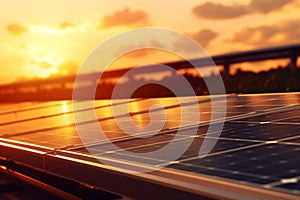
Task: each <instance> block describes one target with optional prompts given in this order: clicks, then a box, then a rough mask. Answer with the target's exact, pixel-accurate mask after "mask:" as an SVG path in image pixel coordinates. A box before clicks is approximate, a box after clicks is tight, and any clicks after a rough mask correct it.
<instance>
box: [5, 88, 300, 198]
mask: <svg viewBox="0 0 300 200" xmlns="http://www.w3.org/2000/svg"><path fill="white" fill-rule="evenodd" d="M299 97H300V95H299V94H296V93H295V94H293V93H291V94H272V95H241V96H234V95H231V96H228V98H227V113H226V114H227V122H226V123H225V126H224V129H223V131H222V134H221V137H220V138H219V140H218V143H217V144H216V146H215V147H214V149H213V150H212V151H211V152H210V154H209V155H208V156H207V157H205V158H199V157H198V152H199V149H200V147H201V144H202V142H203V139H204V137H206V138H207V139H210V140H216V137H215V133H207V125H206V124H205V123H206V122H209V120H210V117H211V103H210V102H209V99H208V98H207V97H199V98H198V101H197V102H189V103H186V104H185V105H184V106H186V108H188V109H187V110H188V111H189V112H193V111H194V110H195V109H200V111H201V116H200V118H201V120H200V122H199V124H194V125H199V128H198V135H197V136H195V137H194V138H193V143H192V145H191V147H190V148H189V149H188V150H187V151H186V152H185V153H184V154H183V156H182V157H181V158H180V159H178V160H177V162H176V163H172V164H171V165H170V166H169V168H170V169H173V170H180V171H184V172H185V173H193V174H200V175H206V176H209V177H211V176H213V177H218V178H224V179H228V180H230V181H238V182H242V183H247V184H254V185H259V186H260V187H265V188H279V189H284V191H288V192H292V193H295V194H300V188H299V182H298V178H299V177H300V170H298V169H297V163H299V159H298V158H297V157H299V154H300V148H299V147H300V136H299V131H300V126H299V121H300V120H299V116H298V113H299V111H300V108H299V107H298V105H299V103H300V102H299ZM187 98H188V97H187ZM124 102H125V101H122V100H121V101H120V102H119V104H120V105H122V104H123V103H124ZM153 104H160V105H162V106H163V107H164V108H165V109H166V111H167V115H168V118H167V119H168V120H167V123H166V124H165V127H164V129H165V130H166V131H163V132H162V134H158V135H156V136H154V137H151V138H147V139H134V138H133V139H132V138H128V137H126V135H124V133H123V132H122V130H120V129H119V127H118V126H117V124H116V123H115V122H114V118H113V117H112V112H111V108H110V105H111V104H110V102H109V101H96V102H95V108H96V114H97V117H98V120H99V124H100V125H101V126H103V127H104V128H103V129H104V130H105V131H106V134H107V135H108V136H109V137H110V138H111V139H115V144H117V145H118V146H120V147H121V148H122V150H120V151H113V152H112V151H107V148H105V145H107V144H106V143H105V142H103V141H95V138H93V137H91V144H90V146H89V148H94V149H95V150H98V151H99V152H98V153H97V155H98V156H99V157H103V156H104V157H110V158H115V159H122V160H124V159H125V160H129V161H135V158H132V157H130V156H128V155H127V154H126V151H132V152H148V151H153V150H156V149H159V148H161V147H163V146H164V145H166V144H167V143H169V142H170V141H171V140H172V139H173V138H174V135H175V134H176V130H175V129H176V127H177V126H178V122H179V121H180V117H179V114H178V113H180V106H179V104H178V102H177V100H176V99H172V98H166V99H140V100H132V101H131V102H130V103H129V106H130V107H131V110H130V115H131V116H132V118H133V120H134V121H135V122H136V123H137V124H138V125H146V124H147V123H149V120H150V119H149V115H148V112H149V107H150V106H151V105H153ZM198 105H199V107H198ZM0 108H5V109H4V110H1V112H0V121H1V126H0V137H3V138H9V139H13V140H18V141H23V142H28V143H33V144H38V145H43V146H47V147H55V148H58V149H67V150H69V151H75V152H80V153H83V154H89V152H88V151H87V150H86V148H85V147H83V145H82V142H81V140H80V138H79V136H78V133H77V131H76V129H75V126H74V119H73V111H72V105H71V102H69V101H63V102H45V103H26V104H14V105H11V107H9V106H8V105H0ZM279 108H280V109H279ZM223 110H224V108H223V107H219V108H217V109H216V112H222V111H223ZM75 112H82V113H84V112H86V111H85V110H79V111H75ZM154 112H155V111H154ZM122 117H123V116H120V118H121V119H122ZM124 120H128V119H125V118H124ZM88 123H89V120H88V119H87V121H85V122H83V125H84V124H88ZM83 127H84V126H83ZM173 128H175V129H174V130H173ZM168 129H169V130H168ZM89 131H93V130H89ZM186 131H189V130H188V129H187V130H186ZM187 139H190V138H188V137H185V136H184V135H183V137H181V138H179V139H178V140H177V141H175V142H176V143H177V145H178V146H180V145H181V142H182V141H184V140H187ZM101 149H105V151H102V150H101ZM174 150H176V149H174ZM287 158H290V159H287ZM143 159H144V161H143V163H144V164H150V165H151V164H152V163H153V160H151V158H143ZM266 160H267V162H266ZM160 161H161V163H164V162H165V161H164V160H163V159H162V160H160Z"/></svg>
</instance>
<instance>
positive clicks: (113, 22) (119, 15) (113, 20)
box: [102, 8, 148, 28]
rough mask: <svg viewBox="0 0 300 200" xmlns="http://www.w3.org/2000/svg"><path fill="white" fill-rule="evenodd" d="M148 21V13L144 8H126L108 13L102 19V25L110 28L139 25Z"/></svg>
mask: <svg viewBox="0 0 300 200" xmlns="http://www.w3.org/2000/svg"><path fill="white" fill-rule="evenodd" d="M147 23H148V14H147V13H146V12H145V11H143V10H130V9H129V8H124V9H123V10H120V11H116V12H115V13H114V14H112V15H108V16H106V17H104V18H103V20H102V27H105V28H110V27H114V26H138V25H142V24H147Z"/></svg>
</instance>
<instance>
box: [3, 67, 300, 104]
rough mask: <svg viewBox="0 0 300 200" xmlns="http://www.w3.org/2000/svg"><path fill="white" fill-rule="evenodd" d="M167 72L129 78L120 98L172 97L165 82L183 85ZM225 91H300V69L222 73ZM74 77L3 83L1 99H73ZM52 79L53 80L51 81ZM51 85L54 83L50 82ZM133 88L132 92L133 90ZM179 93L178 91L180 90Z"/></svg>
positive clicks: (100, 90) (200, 89)
mask: <svg viewBox="0 0 300 200" xmlns="http://www.w3.org/2000/svg"><path fill="white" fill-rule="evenodd" d="M178 76H179V75H178V74H177V75H175V76H166V77H165V78H163V79H162V80H159V81H156V82H155V81H152V83H151V84H148V82H147V81H146V80H144V79H130V80H129V81H127V82H123V83H122V84H121V85H120V91H121V92H119V93H118V98H129V97H134V98H152V97H172V96H175V95H174V93H173V92H172V91H171V90H170V89H168V88H167V87H164V86H162V85H170V86H173V87H180V85H178V81H177V80H178V78H179V77H178ZM183 76H184V77H185V78H186V80H187V81H188V82H189V83H190V85H191V86H192V88H193V90H194V93H195V94H196V95H207V94H209V91H208V89H207V86H206V84H205V81H204V79H203V78H201V77H199V76H193V75H191V74H189V73H185V74H183ZM221 76H222V78H223V81H224V85H225V88H226V93H270V92H296V91H300V69H299V68H297V69H291V68H288V67H284V68H283V67H281V68H278V69H273V70H270V71H267V72H260V73H254V72H245V71H241V70H238V71H237V73H236V74H234V75H227V76H225V75H224V74H221ZM74 78H75V77H71V78H70V77H69V78H68V82H64V81H62V80H61V79H59V80H60V82H59V83H58V82H56V81H55V80H48V81H47V80H43V81H41V82H36V81H35V82H28V83H26V84H25V83H24V84H23V85H22V84H20V83H18V84H11V85H9V86H2V87H0V99H1V101H33V100H36V101H41V100H70V99H72V91H73V88H72V83H73V81H74ZM216 78H220V77H218V76H215V75H211V76H210V77H207V78H206V81H212V82H213V81H214V79H216ZM49 83H50V84H49ZM51 85H52V86H51ZM133 85H141V87H139V88H138V89H137V90H135V91H127V89H128V88H130V87H132V86H133ZM89 87H90V86H89V85H88V84H87V85H84V86H82V87H81V88H80V89H81V90H82V91H85V90H86V89H88V88H89ZM114 87H115V83H114V82H113V81H111V80H109V79H105V80H103V81H100V84H98V87H97V90H96V94H95V98H96V99H107V98H111V96H112V91H113V90H114ZM178 91H179V95H181V96H188V95H192V94H191V93H189V92H187V90H186V89H185V88H184V87H182V88H180V90H178ZM131 92H132V94H131ZM177 95H178V93H177Z"/></svg>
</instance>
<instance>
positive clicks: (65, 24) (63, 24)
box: [59, 22, 74, 30]
mask: <svg viewBox="0 0 300 200" xmlns="http://www.w3.org/2000/svg"><path fill="white" fill-rule="evenodd" d="M72 27H74V24H73V23H71V22H61V23H60V24H59V28H60V29H62V30H63V29H67V28H72Z"/></svg>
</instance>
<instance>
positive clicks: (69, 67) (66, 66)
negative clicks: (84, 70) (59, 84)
mask: <svg viewBox="0 0 300 200" xmlns="http://www.w3.org/2000/svg"><path fill="white" fill-rule="evenodd" d="M78 69H79V65H77V64H75V63H74V62H73V61H71V60H67V61H65V62H63V63H62V64H61V65H59V66H58V71H59V73H60V74H63V75H72V74H76V73H77V70H78Z"/></svg>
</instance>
